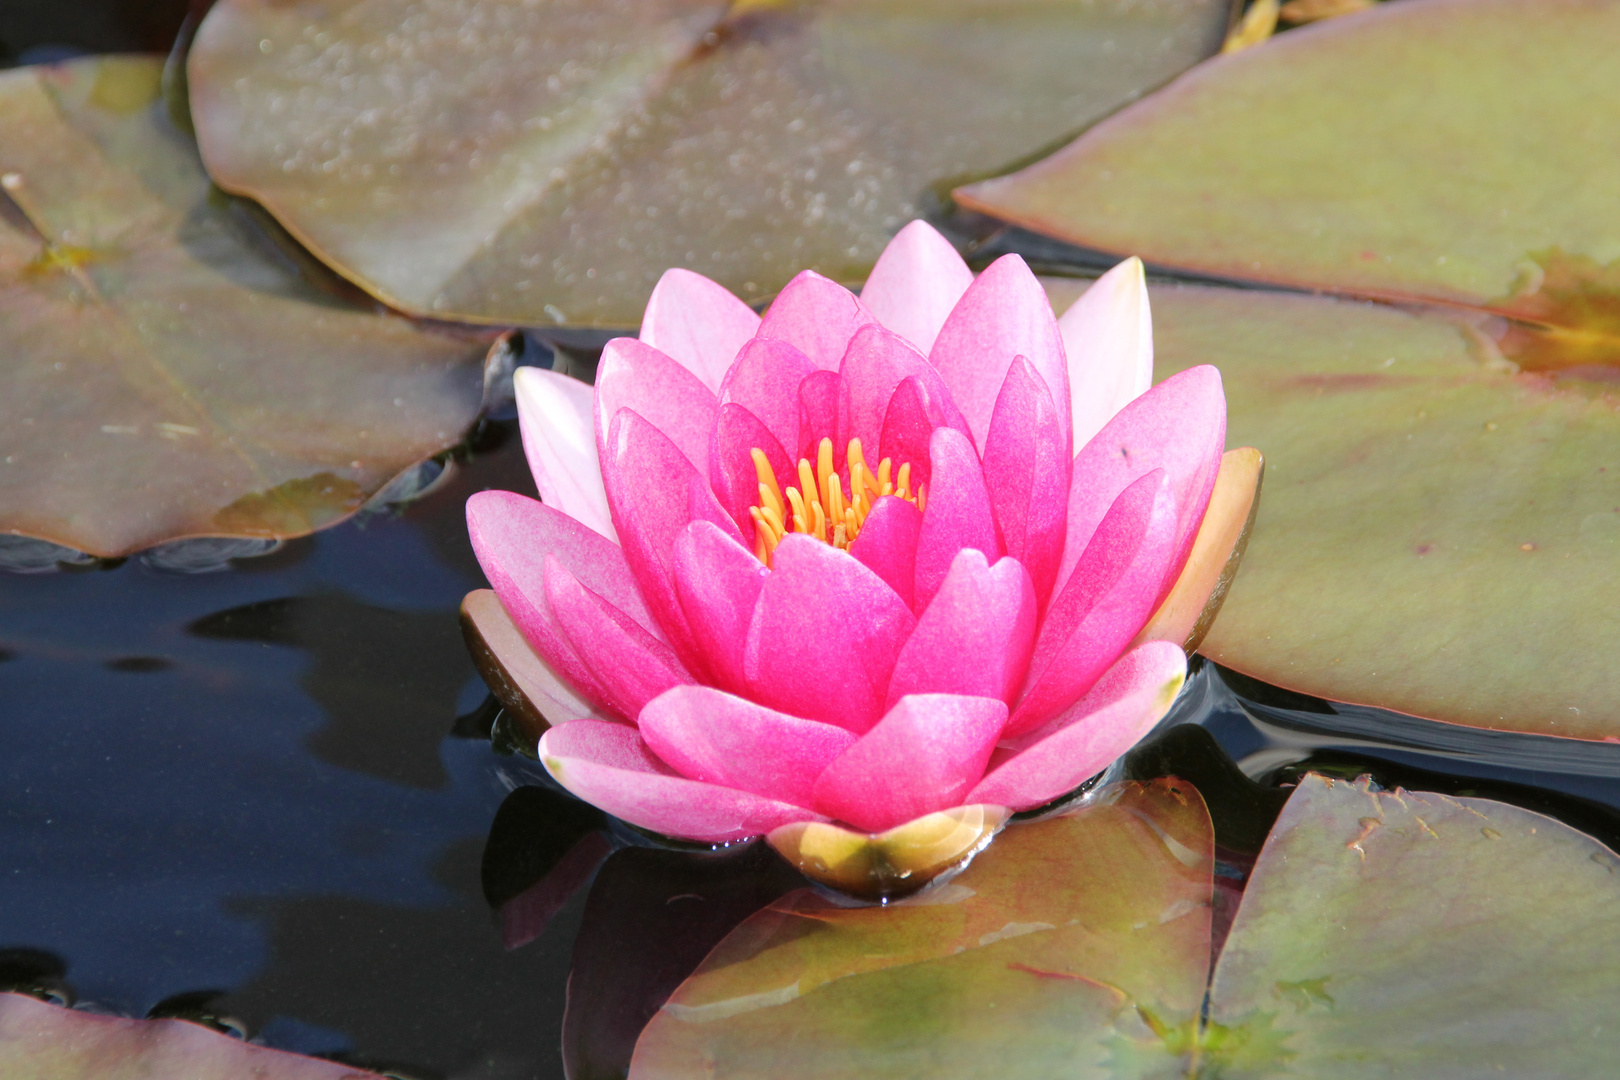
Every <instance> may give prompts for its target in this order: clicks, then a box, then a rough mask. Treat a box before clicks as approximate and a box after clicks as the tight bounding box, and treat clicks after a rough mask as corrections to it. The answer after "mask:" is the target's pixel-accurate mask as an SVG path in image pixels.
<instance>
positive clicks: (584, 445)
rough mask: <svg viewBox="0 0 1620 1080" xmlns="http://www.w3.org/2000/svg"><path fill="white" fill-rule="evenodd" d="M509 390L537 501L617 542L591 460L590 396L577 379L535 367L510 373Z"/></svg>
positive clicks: (598, 471) (593, 443)
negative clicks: (510, 389) (538, 494)
mask: <svg viewBox="0 0 1620 1080" xmlns="http://www.w3.org/2000/svg"><path fill="white" fill-rule="evenodd" d="M512 388H513V390H514V391H515V393H516V394H517V409H518V427H519V428H520V429H521V431H522V432H523V453H524V456H526V457H527V458H528V459H529V471H530V472H532V473H534V485H535V487H537V488H539V490H540V498H541V499H543V500H545V502H546V504H547V505H549V506H554V507H556V508H557V509H558V510H561V511H562V512H563V513H565V514H567V515H568V516H569V517H571V518H574V519H575V520H577V521H580V522H583V523H584V524H585V525H588V526H589V527H591V528H592V529H595V530H596V531H597V532H599V533H601V534H602V535H603V536H605V537H607V538H608V539H609V540H616V539H618V536H617V534H616V533H614V531H613V520H612V518H611V517H609V515H608V505H607V492H606V491H605V490H603V488H602V467H601V465H600V464H599V463H598V461H597V456H596V432H595V430H594V424H595V419H594V416H593V412H592V407H591V402H592V396H593V394H594V391H592V389H591V388H590V386H588V385H586V384H585V383H582V382H580V381H579V380H578V379H571V378H569V377H568V376H567V375H559V374H557V373H556V372H555V371H547V370H545V369H544V368H536V367H521V368H518V369H517V371H515V372H513V373H512Z"/></svg>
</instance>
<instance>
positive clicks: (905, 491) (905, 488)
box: [894, 461, 912, 502]
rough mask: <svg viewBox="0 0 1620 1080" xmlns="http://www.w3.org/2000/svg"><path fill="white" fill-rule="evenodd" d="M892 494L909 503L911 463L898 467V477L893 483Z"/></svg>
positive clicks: (910, 499)
mask: <svg viewBox="0 0 1620 1080" xmlns="http://www.w3.org/2000/svg"><path fill="white" fill-rule="evenodd" d="M894 493H895V494H896V495H898V496H900V497H901V498H902V499H904V500H906V501H907V502H911V501H912V498H911V462H909V461H908V462H906V463H905V464H903V465H901V466H900V475H899V476H898V477H896V478H895V481H894Z"/></svg>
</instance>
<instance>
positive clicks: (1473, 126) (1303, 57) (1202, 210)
mask: <svg viewBox="0 0 1620 1080" xmlns="http://www.w3.org/2000/svg"><path fill="white" fill-rule="evenodd" d="M1617 41H1620V7H1616V6H1615V5H1613V4H1603V3H1589V2H1585V0H1416V2H1413V0H1407V2H1403V3H1396V4H1384V5H1380V6H1379V7H1378V8H1376V9H1374V10H1371V11H1367V12H1363V13H1360V14H1357V15H1353V16H1349V17H1345V18H1341V19H1331V20H1328V21H1326V22H1324V23H1321V24H1318V25H1315V26H1310V27H1306V28H1304V29H1301V30H1296V31H1293V32H1291V33H1288V34H1285V35H1283V36H1281V37H1279V38H1277V39H1276V40H1274V41H1270V42H1267V43H1266V44H1265V45H1264V47H1261V48H1254V49H1248V50H1245V51H1243V52H1241V53H1237V54H1234V55H1232V56H1228V57H1222V58H1220V59H1218V60H1214V61H1212V62H1210V63H1208V64H1205V65H1203V66H1201V67H1200V68H1198V69H1197V70H1195V71H1193V72H1191V73H1189V74H1188V75H1186V76H1185V77H1183V78H1181V79H1179V80H1177V81H1176V82H1175V83H1174V84H1172V85H1171V86H1170V87H1168V88H1166V89H1165V90H1163V91H1161V92H1160V93H1157V94H1155V95H1153V96H1152V97H1150V98H1148V99H1147V100H1145V101H1143V102H1141V103H1139V104H1137V105H1135V106H1133V107H1131V108H1128V109H1125V110H1123V111H1121V112H1119V113H1118V114H1116V115H1114V116H1113V117H1111V118H1109V119H1108V120H1107V121H1105V122H1103V123H1101V124H1098V125H1097V126H1096V127H1094V128H1092V129H1091V130H1090V131H1088V132H1086V133H1085V135H1083V136H1082V137H1081V138H1080V139H1078V140H1077V141H1076V142H1074V143H1073V144H1071V145H1070V146H1068V147H1067V148H1065V149H1064V150H1062V151H1060V152H1059V153H1057V154H1054V155H1053V156H1051V157H1050V158H1047V159H1046V160H1045V161H1042V162H1040V163H1038V164H1036V165H1034V166H1032V167H1031V168H1028V169H1026V170H1024V171H1023V172H1020V173H1018V174H1016V175H1013V176H1009V177H1004V178H1000V179H996V180H990V181H986V182H984V183H981V184H978V185H976V186H974V187H971V188H968V189H966V190H964V191H962V192H959V193H958V194H959V198H961V200H962V201H963V202H964V203H966V204H967V205H969V206H971V207H973V208H976V209H980V210H984V211H986V212H988V213H991V214H994V215H996V216H998V217H1002V218H1006V219H1008V220H1012V221H1015V222H1018V223H1019V224H1022V225H1026V226H1028V227H1030V228H1033V229H1035V230H1037V231H1039V232H1043V233H1047V234H1050V235H1052V236H1056V237H1060V238H1062V239H1064V240H1068V241H1070V242H1072V243H1076V244H1081V245H1084V246H1087V247H1092V248H1098V249H1101V250H1104V251H1110V252H1119V253H1121V254H1136V255H1140V256H1142V257H1143V258H1144V259H1146V260H1148V261H1149V262H1153V263H1158V264H1161V265H1165V266H1174V267H1178V268H1183V269H1187V270H1192V271H1196V272H1198V273H1202V274H1210V275H1217V276H1220V277H1225V278H1237V279H1244V280H1249V281H1260V282H1268V283H1272V284H1278V285H1287V286H1294V287H1303V288H1309V289H1319V290H1329V291H1335V292H1346V293H1354V294H1357V295H1362V296H1373V297H1384V298H1391V299H1422V300H1429V301H1438V302H1443V303H1447V304H1464V305H1469V306H1473V307H1481V308H1487V309H1490V310H1492V311H1496V312H1500V313H1503V314H1508V315H1513V316H1516V317H1521V318H1525V319H1529V320H1533V321H1536V322H1539V323H1546V324H1549V325H1554V326H1558V327H1562V328H1565V329H1566V330H1568V331H1570V332H1571V333H1569V334H1568V335H1566V340H1565V342H1564V344H1566V345H1567V346H1569V347H1571V348H1574V349H1575V350H1576V351H1581V350H1582V349H1583V348H1585V349H1590V348H1596V349H1597V350H1599V351H1601V352H1602V353H1604V354H1606V355H1607V356H1608V358H1609V359H1608V361H1607V362H1609V363H1613V362H1614V354H1615V352H1616V351H1617V349H1620V280H1617V279H1620V200H1616V199H1615V198H1614V194H1613V191H1612V186H1613V185H1611V184H1609V183H1606V182H1605V180H1606V178H1609V177H1613V176H1615V175H1617V174H1620V140H1617V139H1615V138H1614V137H1613V133H1614V132H1615V131H1616V130H1620V64H1615V63H1614V55H1615V43H1616V42H1617ZM1594 336H1595V337H1596V338H1597V339H1598V340H1597V341H1594V340H1593V338H1594ZM1563 362H1567V358H1566V361H1559V363H1560V364H1561V363H1563Z"/></svg>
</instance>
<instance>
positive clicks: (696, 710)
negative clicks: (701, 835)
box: [637, 686, 857, 806]
mask: <svg viewBox="0 0 1620 1080" xmlns="http://www.w3.org/2000/svg"><path fill="white" fill-rule="evenodd" d="M637 723H638V725H639V727H640V728H641V737H642V738H643V739H645V740H646V742H647V745H648V746H650V747H652V749H653V752H654V753H656V754H657V755H658V756H659V757H660V758H661V759H662V760H663V761H664V762H665V763H667V764H669V765H671V766H673V767H674V768H675V769H676V770H677V771H679V772H680V773H681V775H683V776H686V777H689V778H690V779H693V780H702V781H704V782H705V783H709V784H720V785H722V786H724V787H729V788H737V789H738V790H740V791H751V792H753V793H754V794H755V795H764V796H765V797H767V798H771V799H782V800H784V801H786V802H791V803H794V804H796V805H799V806H808V805H810V799H811V790H812V789H813V788H814V786H815V783H816V777H818V776H820V775H821V772H822V770H823V769H825V768H826V767H827V765H828V763H829V762H831V761H832V760H833V758H835V757H837V756H838V755H839V754H842V753H843V752H844V751H845V750H847V749H849V748H850V746H851V745H853V744H854V742H855V740H856V738H857V736H856V735H855V734H854V733H853V732H850V731H846V730H844V729H843V728H841V727H835V726H834V725H832V724H820V723H817V722H816V721H814V720H804V719H801V718H800V717H797V716H789V715H788V714H786V713H781V712H777V711H776V710H774V709H767V708H765V707H764V706H763V705H756V704H754V703H753V702H752V701H747V700H745V699H743V698H740V697H735V696H733V695H731V694H727V693H724V692H723V691H720V690H714V689H711V688H710V687H707V686H678V687H676V688H675V689H673V690H670V691H669V692H668V693H665V694H663V695H662V696H660V697H659V698H657V699H656V700H654V701H651V702H649V703H648V704H647V707H646V708H644V709H642V710H641V717H640V719H639V720H638V722H637Z"/></svg>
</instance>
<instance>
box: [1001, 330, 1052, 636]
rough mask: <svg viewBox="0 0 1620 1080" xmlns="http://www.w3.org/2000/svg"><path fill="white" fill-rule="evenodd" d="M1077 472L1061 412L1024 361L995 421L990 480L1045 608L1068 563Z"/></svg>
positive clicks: (1004, 531) (1012, 549) (1010, 377)
mask: <svg viewBox="0 0 1620 1080" xmlns="http://www.w3.org/2000/svg"><path fill="white" fill-rule="evenodd" d="M1070 465H1071V462H1070V460H1069V455H1068V453H1067V451H1066V449H1065V444H1064V440H1063V425H1062V423H1061V422H1060V420H1059V416H1058V411H1057V405H1056V403H1055V402H1053V400H1052V395H1051V394H1050V393H1049V392H1048V391H1047V389H1046V384H1045V383H1043V382H1042V381H1041V376H1040V373H1039V372H1037V371H1036V370H1035V368H1034V367H1033V366H1031V364H1030V363H1029V361H1027V360H1025V359H1024V358H1023V357H1021V356H1020V357H1018V358H1016V359H1015V360H1014V361H1013V363H1012V366H1011V367H1010V368H1008V369H1007V381H1006V382H1004V383H1002V385H1001V395H1000V396H999V397H998V398H997V399H996V411H995V413H994V414H993V415H992V416H991V418H990V435H989V437H988V439H987V440H986V442H985V447H984V480H985V484H986V485H987V486H988V488H989V490H990V505H991V508H992V509H994V511H995V515H996V524H997V526H999V527H1000V530H1001V540H1002V543H1004V544H1005V545H1006V547H1007V554H1009V555H1011V556H1013V557H1014V558H1016V559H1018V560H1019V561H1020V562H1022V563H1023V564H1024V566H1025V568H1026V569H1028V570H1029V577H1030V580H1031V581H1032V582H1033V583H1034V585H1035V595H1036V597H1037V598H1039V600H1040V602H1041V604H1042V605H1043V606H1044V605H1045V604H1046V602H1047V600H1048V599H1049V598H1050V596H1051V594H1052V583H1053V582H1054V581H1055V580H1056V579H1057V572H1058V565H1059V562H1060V561H1061V560H1062V557H1063V539H1064V534H1065V529H1066V524H1067V517H1068V509H1069V468H1070Z"/></svg>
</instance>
